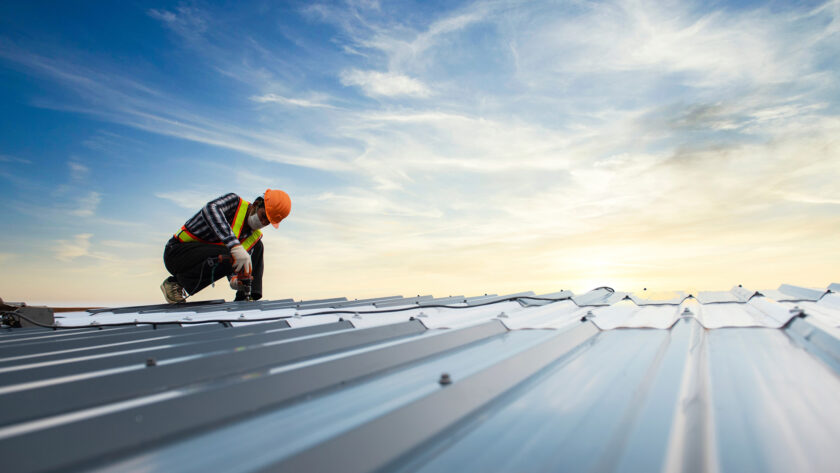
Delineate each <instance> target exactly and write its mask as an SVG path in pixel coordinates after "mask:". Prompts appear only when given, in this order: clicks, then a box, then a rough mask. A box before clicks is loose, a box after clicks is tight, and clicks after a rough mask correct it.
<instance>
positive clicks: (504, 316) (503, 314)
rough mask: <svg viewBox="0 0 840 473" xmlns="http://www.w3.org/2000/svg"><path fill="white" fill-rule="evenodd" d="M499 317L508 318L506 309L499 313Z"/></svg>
mask: <svg viewBox="0 0 840 473" xmlns="http://www.w3.org/2000/svg"><path fill="white" fill-rule="evenodd" d="M497 317H499V318H500V319H506V318H508V315H507V314H505V312H504V311H502V312H500V313H499V315H498V316H497Z"/></svg>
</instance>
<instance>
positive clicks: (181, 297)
mask: <svg viewBox="0 0 840 473" xmlns="http://www.w3.org/2000/svg"><path fill="white" fill-rule="evenodd" d="M160 290H161V292H163V297H164V299H166V302H168V303H170V304H179V303H181V302H187V291H185V290H184V288H183V287H181V285H180V284H179V283H178V280H176V279H175V278H174V277H172V276H169V277H168V278H166V279H164V280H163V284H161V285H160Z"/></svg>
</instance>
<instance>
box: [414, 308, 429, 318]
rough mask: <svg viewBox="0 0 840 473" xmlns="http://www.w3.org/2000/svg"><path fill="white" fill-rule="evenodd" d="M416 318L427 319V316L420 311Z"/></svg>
mask: <svg viewBox="0 0 840 473" xmlns="http://www.w3.org/2000/svg"><path fill="white" fill-rule="evenodd" d="M417 317H428V315H426V313H425V312H423V311H422V310H421V311H420V313H419V314H417Z"/></svg>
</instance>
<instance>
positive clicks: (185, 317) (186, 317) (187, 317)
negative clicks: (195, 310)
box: [183, 315, 192, 320]
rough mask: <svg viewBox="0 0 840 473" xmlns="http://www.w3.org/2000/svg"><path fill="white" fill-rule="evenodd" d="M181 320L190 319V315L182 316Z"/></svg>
mask: <svg viewBox="0 0 840 473" xmlns="http://www.w3.org/2000/svg"><path fill="white" fill-rule="evenodd" d="M183 320H192V317H190V316H189V315H187V316H184V318H183Z"/></svg>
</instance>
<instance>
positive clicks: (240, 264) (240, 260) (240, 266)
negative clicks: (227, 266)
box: [230, 245, 251, 274]
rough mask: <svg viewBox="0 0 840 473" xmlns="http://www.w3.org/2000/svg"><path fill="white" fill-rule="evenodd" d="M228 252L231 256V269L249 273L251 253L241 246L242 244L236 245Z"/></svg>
mask: <svg viewBox="0 0 840 473" xmlns="http://www.w3.org/2000/svg"><path fill="white" fill-rule="evenodd" d="M230 254H231V255H232V256H233V270H234V271H236V272H237V273H242V272H244V273H245V274H251V255H249V254H248V252H247V251H245V248H242V245H236V246H234V247H233V248H231V249H230Z"/></svg>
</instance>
